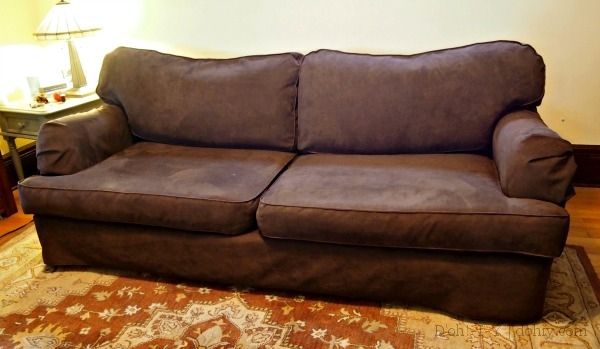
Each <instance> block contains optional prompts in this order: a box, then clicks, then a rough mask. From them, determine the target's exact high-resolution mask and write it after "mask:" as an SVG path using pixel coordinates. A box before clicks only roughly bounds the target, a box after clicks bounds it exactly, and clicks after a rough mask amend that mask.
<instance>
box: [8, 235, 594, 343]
mask: <svg viewBox="0 0 600 349" xmlns="http://www.w3.org/2000/svg"><path fill="white" fill-rule="evenodd" d="M25 229H26V231H24V232H23V233H21V234H19V235H18V236H16V237H15V238H13V239H11V240H10V241H9V242H8V243H6V244H5V245H3V246H0V349H4V348H17V349H29V348H79V349H88V348H89V349H91V348H106V349H108V348H114V349H117V348H118V349H125V348H150V349H171V348H172V349H183V348H190V349H191V348H205V349H229V348H232V349H243V348H252V349H253V348H256V349H258V348H269V349H276V348H332V349H335V348H352V349H360V348H362V349H367V348H374V349H399V348H422V349H433V348H472V349H487V348H600V341H599V337H600V336H599V334H600V309H599V304H598V299H597V296H596V293H595V292H594V288H593V287H592V282H591V281H590V279H589V278H588V274H587V273H586V269H585V267H584V264H583V263H582V261H581V260H580V258H579V255H578V252H577V250H576V249H574V248H570V247H569V248H567V249H565V252H564V253H563V255H562V256H561V257H560V258H558V259H556V261H555V263H554V265H553V268H552V276H551V281H550V284H549V290H548V294H547V297H546V305H545V316H544V317H543V319H542V320H540V321H539V322H538V323H535V324H530V325H523V326H505V325H491V324H478V323H473V322H466V321H461V320H458V319H454V318H451V317H449V316H447V315H444V314H440V313H436V312H433V311H428V310H425V309H414V308H405V307H400V306H394V305H389V304H375V303H361V302H350V301H347V300H341V301H340V300H336V299H333V298H325V297H323V298H314V297H311V298H309V297H305V296H303V295H297V294H285V293H277V294H274V293H269V292H261V291H257V290H250V289H241V288H231V289H225V288H215V287H212V286H208V285H202V284H184V283H177V282H176V281H173V280H165V279H160V278H157V277H153V276H150V275H140V274H134V273H124V272H115V271H109V270H99V269H87V268H86V269H77V270H74V269H59V270H57V271H55V272H51V273H50V272H46V271H45V270H44V264H43V262H42V259H41V248H40V245H39V242H38V240H37V235H36V233H35V228H34V227H33V226H32V225H31V226H28V227H27V228H25ZM593 281H594V282H595V280H593Z"/></svg>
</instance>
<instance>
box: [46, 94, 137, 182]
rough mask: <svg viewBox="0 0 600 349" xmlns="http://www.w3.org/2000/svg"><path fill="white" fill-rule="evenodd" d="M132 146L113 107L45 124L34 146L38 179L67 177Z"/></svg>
mask: <svg viewBox="0 0 600 349" xmlns="http://www.w3.org/2000/svg"><path fill="white" fill-rule="evenodd" d="M131 143H132V137H131V132H129V126H128V125H127V119H126V117H125V114H124V113H123V110H121V108H119V107H117V106H114V105H107V104H105V105H103V106H101V107H100V108H97V109H94V110H91V111H88V112H85V113H79V114H73V115H69V116H65V117H62V118H58V119H56V120H52V121H49V122H46V123H45V124H43V125H42V127H41V129H40V133H39V136H38V139H37V143H36V157H37V166H38V170H39V171H40V173H41V174H42V175H68V174H72V173H76V172H79V171H81V170H83V169H86V168H88V167H90V166H92V165H94V164H97V163H98V162H100V161H102V160H104V159H106V158H107V157H109V156H110V155H113V154H115V153H116V152H118V151H121V150H123V149H125V148H126V147H128V146H130V145H131Z"/></svg>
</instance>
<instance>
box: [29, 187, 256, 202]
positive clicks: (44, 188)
mask: <svg viewBox="0 0 600 349" xmlns="http://www.w3.org/2000/svg"><path fill="white" fill-rule="evenodd" d="M19 185H20V186H21V187H24V188H27V189H33V190H50V191H57V192H60V191H74V192H94V193H111V194H123V195H140V196H151V197H163V198H169V199H184V200H194V201H213V202H221V203H225V204H243V203H249V202H252V201H254V200H256V199H257V198H258V196H259V195H260V193H262V191H261V192H260V193H258V194H257V195H255V196H254V197H253V198H252V199H250V200H244V201H242V200H229V201H228V200H222V199H208V198H193V197H188V196H171V195H163V194H149V193H137V192H120V191H111V190H99V189H73V188H47V187H38V186H32V185H25V184H23V183H21V184H19Z"/></svg>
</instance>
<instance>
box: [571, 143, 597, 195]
mask: <svg viewBox="0 0 600 349" xmlns="http://www.w3.org/2000/svg"><path fill="white" fill-rule="evenodd" d="M573 154H574V155H575V162H576V163H577V172H576V173H575V178H573V184H575V185H576V186H581V187H600V145H587V144H573Z"/></svg>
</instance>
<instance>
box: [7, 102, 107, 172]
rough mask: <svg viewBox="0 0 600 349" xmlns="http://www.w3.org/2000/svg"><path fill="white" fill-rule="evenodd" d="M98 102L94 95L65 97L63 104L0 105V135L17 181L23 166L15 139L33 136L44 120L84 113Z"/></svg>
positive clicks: (35, 137) (98, 104)
mask: <svg viewBox="0 0 600 349" xmlns="http://www.w3.org/2000/svg"><path fill="white" fill-rule="evenodd" d="M101 104H102V102H101V101H100V99H99V97H98V96H97V95H96V94H93V95H89V96H86V97H81V98H69V99H67V100H66V102H64V103H48V104H46V105H44V106H42V107H39V108H31V107H30V106H29V105H28V104H27V103H25V102H23V103H15V104H11V105H3V106H0V128H2V132H0V134H1V135H2V136H3V137H4V139H5V140H6V143H8V148H9V150H10V156H11V157H12V160H13V163H14V164H15V170H16V172H17V177H18V178H19V180H22V179H23V178H24V176H23V165H21V159H20V158H19V152H18V150H17V145H16V144H15V139H16V138H27V139H33V140H35V139H37V136H38V134H39V132H40V127H42V124H44V123H45V122H47V121H50V120H54V119H57V118H60V117H61V116H65V115H69V114H73V113H80V112H84V111H87V110H90V109H93V108H96V107H98V106H100V105H101Z"/></svg>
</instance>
